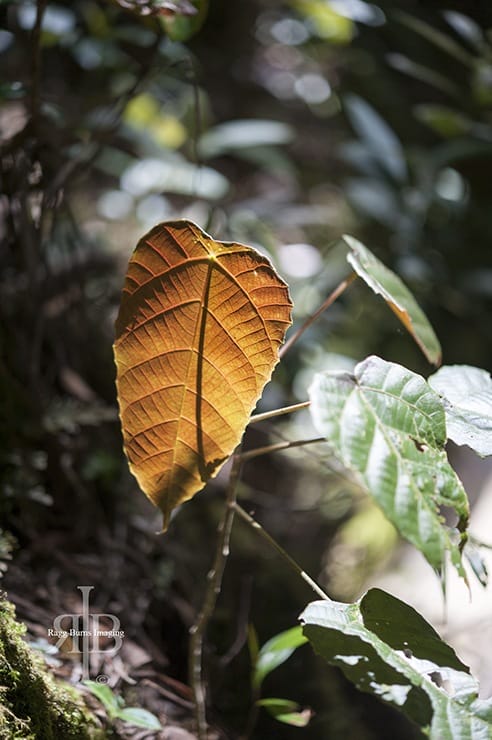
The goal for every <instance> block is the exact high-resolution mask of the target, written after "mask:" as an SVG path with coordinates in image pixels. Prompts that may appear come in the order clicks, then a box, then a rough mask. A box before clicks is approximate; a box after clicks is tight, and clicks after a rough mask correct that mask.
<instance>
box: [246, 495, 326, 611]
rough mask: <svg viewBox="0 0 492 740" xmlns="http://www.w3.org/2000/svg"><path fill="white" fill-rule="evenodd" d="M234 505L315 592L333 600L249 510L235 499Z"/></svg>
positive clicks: (323, 597)
mask: <svg viewBox="0 0 492 740" xmlns="http://www.w3.org/2000/svg"><path fill="white" fill-rule="evenodd" d="M232 506H233V508H234V510H235V511H236V513H237V514H238V516H240V517H241V519H243V520H244V521H245V522H247V523H248V524H249V525H250V526H251V527H252V528H253V529H254V530H256V532H258V534H260V535H261V536H262V537H263V539H264V540H266V542H268V544H269V545H270V546H271V547H273V548H274V550H276V551H277V552H278V554H279V555H280V556H281V557H282V558H283V559H284V560H285V561H286V562H287V563H288V564H289V566H290V567H291V568H292V570H293V571H294V572H295V573H297V575H298V576H300V577H301V578H302V579H303V581H305V582H306V583H307V584H308V586H310V587H311V588H312V590H313V591H314V592H315V594H317V595H318V596H319V597H321V598H322V599H324V600H326V601H331V599H330V597H329V596H328V594H326V593H325V592H324V591H323V589H322V588H321V587H320V586H318V584H317V583H316V581H314V580H313V579H312V578H311V576H310V575H308V574H307V573H306V572H305V571H304V570H303V569H302V568H301V566H300V565H299V563H297V562H296V561H295V560H294V558H292V557H291V556H290V555H289V553H288V552H286V550H284V548H283V547H282V546H281V545H279V543H278V542H277V541H276V540H274V539H273V537H272V536H271V534H269V533H268V532H267V531H266V529H264V528H263V527H262V526H261V524H260V523H259V522H257V521H256V519H253V517H252V516H251V515H250V514H248V512H247V511H245V510H244V509H243V508H242V506H240V505H239V504H238V503H237V501H234V503H233V504H232Z"/></svg>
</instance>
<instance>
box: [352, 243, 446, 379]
mask: <svg viewBox="0 0 492 740" xmlns="http://www.w3.org/2000/svg"><path fill="white" fill-rule="evenodd" d="M343 238H344V240H345V242H346V243H347V244H348V246H349V247H350V252H349V254H348V255H347V261H348V262H349V263H350V264H351V265H352V267H353V268H354V270H355V272H356V273H357V274H358V275H359V277H361V278H362V279H363V280H364V282H365V283H366V284H367V285H368V286H369V287H370V288H371V289H372V290H373V291H374V292H375V293H377V294H379V295H381V296H382V297H383V298H384V300H385V301H386V303H387V304H388V306H389V307H390V308H391V310H392V311H393V313H394V314H395V315H396V316H397V317H398V318H399V320H400V321H401V322H402V324H403V325H404V327H405V328H406V329H407V331H409V332H410V334H411V335H412V337H413V338H414V339H415V341H416V342H417V344H418V345H419V347H420V349H421V350H422V352H423V353H424V355H425V356H426V357H427V359H428V360H429V362H431V363H432V364H433V365H439V364H440V362H441V345H440V344H439V340H438V338H437V337H436V335H435V332H434V329H433V328H432V326H431V325H430V323H429V321H428V319H427V317H426V316H425V314H424V312H423V311H422V309H421V308H420V306H419V305H418V303H417V301H416V300H415V298H414V297H413V295H412V294H411V293H410V291H409V290H408V288H407V286H406V285H405V283H404V282H403V281H402V280H401V278H399V277H398V275H396V274H395V273H394V272H393V271H392V270H390V269H388V268H387V267H386V266H385V265H383V263H382V262H381V261H380V260H378V259H377V257H375V256H374V255H373V254H372V252H370V251H369V250H368V249H367V247H365V246H364V245H363V244H361V242H359V241H357V239H354V238H353V237H352V236H344V237H343Z"/></svg>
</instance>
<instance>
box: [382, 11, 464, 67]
mask: <svg viewBox="0 0 492 740" xmlns="http://www.w3.org/2000/svg"><path fill="white" fill-rule="evenodd" d="M393 17H394V18H396V20H397V21H399V22H400V23H402V24H403V25H404V26H406V27H407V28H410V29H411V30H412V31H414V32H415V33H417V34H418V35H419V36H421V37H422V38H424V39H426V40H427V41H429V43H431V44H433V45H434V46H436V47H437V48H438V49H441V51H444V52H445V53H446V54H449V55H450V56H452V57H454V58H455V59H457V60H458V61H459V62H461V63H462V64H465V65H467V66H470V67H473V65H474V61H475V60H474V58H473V56H472V55H471V54H469V53H468V52H467V51H466V50H465V49H464V48H463V47H462V46H461V45H460V44H458V43H456V41H455V40H454V39H453V38H451V36H448V35H447V34H446V33H443V32H442V31H439V29H437V28H434V26H431V25H430V24H429V23H426V22H425V21H423V20H421V19H420V18H415V17H414V16H412V15H409V14H408V13H404V12H403V11H401V10H397V11H395V12H394V13H393Z"/></svg>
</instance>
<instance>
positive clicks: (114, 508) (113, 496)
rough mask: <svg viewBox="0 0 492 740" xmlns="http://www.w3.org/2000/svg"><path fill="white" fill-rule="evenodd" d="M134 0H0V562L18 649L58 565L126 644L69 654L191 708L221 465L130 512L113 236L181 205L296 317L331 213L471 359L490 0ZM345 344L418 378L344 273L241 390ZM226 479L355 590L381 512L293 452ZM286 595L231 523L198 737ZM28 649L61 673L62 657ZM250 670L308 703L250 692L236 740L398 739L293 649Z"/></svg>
mask: <svg viewBox="0 0 492 740" xmlns="http://www.w3.org/2000/svg"><path fill="white" fill-rule="evenodd" d="M135 5H138V3H131V2H126V3H125V2H104V1H103V0H75V1H74V2H56V3H55V2H42V1H41V2H38V4H37V5H36V4H35V3H29V2H2V3H1V4H0V20H1V27H2V30H0V61H1V65H2V79H1V82H0V100H1V109H0V135H1V138H2V144H1V162H0V163H1V178H2V187H1V195H0V216H1V219H0V235H1V246H0V270H1V273H0V281H1V284H0V389H1V390H0V392H1V399H0V471H1V472H0V485H1V493H0V526H1V530H0V562H1V564H2V568H3V570H4V571H5V574H4V577H3V581H2V584H3V588H5V590H6V591H7V593H8V596H9V598H10V599H11V600H12V601H13V602H14V603H15V604H16V606H17V613H18V615H19V617H20V619H21V620H22V621H23V622H25V623H26V624H27V626H28V630H29V632H28V635H29V639H30V641H31V642H32V643H35V644H36V645H37V646H38V648H40V649H41V650H44V652H45V653H46V652H47V647H46V645H47V643H46V639H45V638H46V630H47V628H48V627H49V626H50V625H51V623H52V621H53V618H54V617H55V616H56V615H57V614H60V613H65V612H70V611H71V610H72V608H75V604H76V602H77V599H78V592H77V591H76V586H77V585H79V584H92V585H94V586H95V590H94V592H93V606H94V608H96V609H97V610H100V611H101V612H106V613H111V614H116V615H118V617H119V619H120V620H121V624H122V628H123V629H125V633H126V636H127V637H126V638H125V640H126V644H127V652H126V653H124V652H122V654H121V656H119V658H118V661H116V660H115V661H114V662H113V663H112V664H111V665H109V664H108V665H102V664H98V665H94V666H93V669H94V671H95V672H96V673H97V672H102V671H103V669H104V672H105V673H107V674H108V675H109V676H110V685H111V686H112V687H113V688H114V689H115V691H117V692H119V691H121V692H123V693H124V694H125V695H126V696H130V697H133V701H134V703H138V704H140V705H141V706H145V707H147V708H148V709H150V710H151V711H154V712H155V713H156V714H159V715H160V716H164V715H165V716H167V717H168V718H170V720H169V721H172V722H173V723H174V724H177V725H179V724H181V725H182V726H183V727H188V728H190V727H191V724H190V716H191V714H190V703H189V699H190V697H189V692H188V689H187V685H186V684H187V681H188V677H187V656H186V651H187V640H188V628H189V626H190V624H192V622H193V620H194V617H195V615H196V612H197V610H198V609H199V607H200V604H201V599H202V596H203V591H204V585H205V579H206V573H207V570H208V568H209V566H210V562H211V558H212V554H213V549H214V542H215V529H216V523H217V519H218V516H219V513H220V509H221V506H222V502H223V494H224V480H225V478H224V477H223V476H219V477H218V478H217V480H215V481H214V482H212V483H211V484H210V485H209V486H208V487H207V490H206V492H204V493H202V494H199V495H198V496H197V497H196V498H195V499H194V500H193V501H192V502H191V503H188V504H185V505H184V506H183V507H182V508H181V510H180V511H179V512H178V513H177V514H176V516H175V518H174V519H173V522H172V524H171V526H170V529H169V532H168V533H167V534H166V535H165V536H162V535H157V534H156V532H158V531H159V529H160V516H159V513H158V512H156V511H155V510H154V509H153V507H152V506H151V505H150V504H149V503H148V502H147V501H146V499H145V497H144V496H143V494H142V493H140V492H139V491H138V488H137V485H136V482H135V481H134V479H133V478H132V477H131V475H130V473H129V472H128V469H127V465H126V461H125V458H124V455H123V452H122V442H121V435H120V428H119V421H118V415H117V410H116V400H115V388H114V375H115V371H114V366H113V358H112V341H113V322H114V319H115V315H116V311H117V307H118V304H119V293H120V289H121V285H122V280H123V273H124V270H125V267H126V263H127V260H128V257H129V255H130V253H131V251H132V249H133V248H134V246H135V245H136V243H137V241H138V239H139V238H140V237H141V236H142V235H143V234H144V233H145V232H146V231H147V230H148V229H150V228H151V227H152V226H153V225H154V224H156V223H158V222H159V221H162V220H165V219H169V218H190V219H192V220H194V221H196V222H197V223H199V224H200V225H201V226H202V227H203V228H206V229H207V230H208V231H209V232H210V233H212V234H213V235H214V236H215V237H216V238H220V239H228V240H237V241H241V242H245V243H248V244H252V245H254V246H256V247H257V248H258V249H260V250H264V251H265V252H267V253H268V254H269V256H270V258H271V259H272V261H273V262H274V264H275V265H276V266H277V268H278V270H279V272H280V273H281V275H282V276H283V277H284V278H285V279H286V280H287V281H288V282H289V284H290V287H291V293H292V297H293V300H294V305H295V314H294V316H295V321H296V323H299V322H302V320H303V319H304V318H305V317H306V316H308V315H309V314H310V313H311V312H312V311H314V310H315V309H316V307H317V306H318V305H319V304H320V302H321V301H322V300H323V298H324V297H325V296H326V295H327V294H328V293H329V291H330V290H332V289H333V288H334V287H335V286H336V285H337V284H338V282H339V281H340V280H341V279H342V278H343V277H344V276H346V274H348V269H347V265H346V263H345V260H344V253H343V250H342V248H341V246H340V243H339V239H340V236H341V235H342V234H343V233H350V234H353V235H354V236H357V237H358V238H359V239H361V240H362V241H363V242H364V243H365V244H367V245H368V246H369V247H370V249H372V250H373V251H374V253H375V254H377V255H378V256H379V257H380V258H381V259H382V260H383V261H384V262H385V263H386V264H387V265H388V266H390V267H391V268H393V269H394V270H395V271H396V272H398V274H399V275H400V276H401V277H402V278H403V279H404V280H405V281H406V282H407V284H408V285H409V286H410V288H411V289H412V291H413V292H414V294H415V295H416V297H417V299H418V300H419V302H420V304H421V305H422V307H423V308H424V310H425V311H426V313H427V315H428V316H429V318H430V320H431V322H432V323H433V325H434V327H435V329H436V332H437V334H438V336H439V338H440V340H441V342H442V345H443V353H444V362H445V363H446V364H453V363H460V364H470V365H476V366H478V367H483V368H486V369H490V368H491V366H492V321H491V316H492V312H491V307H492V254H491V245H492V209H491V206H490V203H491V175H490V172H491V164H492V30H491V29H492V5H491V4H490V3H489V2H488V1H486V0H483V1H482V2H478V1H475V2H473V1H472V0H467V1H465V0H463V1H462V2H452V1H451V0H450V1H449V2H418V1H417V0H398V1H397V2H387V1H385V0H375V2H374V3H368V2H363V1H362V0H336V1H335V0H333V2H331V3H328V2H325V1H324V0H292V1H291V2H274V1H273V0H272V1H268V0H247V1H243V2H228V1H227V0H210V3H209V5H208V7H206V6H205V4H204V3H203V2H202V3H200V7H201V14H202V15H201V16H200V17H199V18H197V17H196V16H191V15H186V12H185V14H184V15H180V13H179V12H178V13H176V12H175V11H176V8H177V10H178V11H179V10H180V8H181V10H182V9H183V7H184V9H185V11H186V7H187V5H188V4H187V3H183V4H181V3H180V2H177V3H176V4H175V5H173V4H172V3H171V4H169V3H168V5H170V6H172V7H171V9H170V10H169V9H168V13H167V14H166V16H165V17H164V20H163V19H162V18H160V17H158V16H153V15H142V14H141V10H142V8H139V9H135V7H134V6H135ZM144 5H145V4H144ZM124 6H126V7H124ZM40 8H41V11H42V13H41V12H40V10H39V9H40ZM36 18H38V21H40V22H38V23H37V22H36ZM200 23H201V26H200V27H198V26H199V25H200ZM194 24H195V26H196V27H193V25H194ZM370 353H377V354H380V355H381V356H382V357H384V358H386V359H388V360H392V361H396V362H400V363H402V364H405V365H406V366H408V367H410V368H411V369H413V370H415V371H417V372H420V373H422V374H424V375H428V374H429V372H430V368H429V366H428V365H427V364H426V362H425V360H424V358H423V357H421V355H420V354H419V350H418V348H417V347H416V346H415V345H414V343H413V342H412V340H411V339H410V338H409V337H408V335H407V334H406V333H405V332H403V331H402V329H401V328H400V327H399V325H398V323H397V321H396V319H395V318H394V317H393V315H392V314H391V313H390V312H388V311H387V308H386V306H385V305H384V303H383V302H382V301H379V300H378V299H375V298H374V296H372V295H371V294H370V293H369V291H367V289H365V288H364V286H362V285H361V286H358V285H357V286H354V287H353V288H352V289H351V290H350V291H349V292H348V293H347V294H345V295H344V296H343V298H342V299H341V300H340V301H339V302H338V303H337V304H336V305H335V306H334V307H333V308H332V309H331V310H330V311H329V312H327V314H326V315H325V316H324V317H323V318H322V319H321V320H320V321H319V322H318V323H317V324H315V325H314V326H313V327H312V328H311V329H310V330H309V331H308V332H306V334H305V335H304V336H303V337H302V339H301V340H300V341H299V342H298V344H297V345H296V346H295V348H294V349H293V350H292V352H290V353H289V354H288V356H287V357H286V359H285V362H283V363H282V365H281V367H279V368H278V370H277V371H276V373H275V376H274V380H273V381H272V383H271V384H270V385H269V386H268V388H267V389H266V391H265V394H264V397H263V400H262V402H261V410H267V409H269V408H274V407H276V406H280V405H286V404H289V403H296V402H298V401H303V400H305V399H306V389H307V387H308V385H309V382H310V378H311V377H312V375H313V373H314V372H315V371H316V370H319V369H321V368H323V367H327V366H330V365H331V366H349V365H350V364H351V363H353V361H354V360H355V361H359V360H361V359H363V358H364V357H365V356H366V355H368V354H370ZM307 424H308V421H307V419H306V418H304V417H303V415H302V414H300V415H299V416H298V417H296V419H295V420H290V421H285V420H283V421H280V422H279V423H278V424H273V423H272V424H271V425H270V426H268V425H266V426H264V427H262V429H261V431H260V430H259V429H256V428H255V430H254V434H253V433H252V432H251V433H248V435H247V438H246V444H248V445H253V444H254V445H257V444H267V443H268V441H269V440H271V441H275V440H278V439H281V438H289V439H293V438H296V437H298V436H302V434H303V433H304V432H305V430H306V429H307ZM480 475H481V473H480V474H479V477H480ZM240 497H241V499H242V501H243V505H245V506H246V507H247V508H248V509H250V510H254V511H255V516H256V517H257V518H258V519H259V520H260V521H261V522H262V523H263V524H264V526H265V527H266V528H267V529H268V530H269V531H270V532H271V533H272V534H273V535H274V536H275V537H276V538H277V539H278V540H279V541H280V542H281V543H282V545H283V546H284V547H285V548H286V549H287V550H288V552H290V553H291V554H292V555H293V556H294V557H295V558H296V559H297V560H298V561H299V562H300V563H302V565H303V567H304V568H305V569H306V570H307V571H308V572H310V573H311V574H312V575H313V576H315V577H317V578H319V580H320V582H321V583H322V584H323V586H324V587H325V588H326V589H327V590H328V592H329V593H330V595H332V596H333V597H334V598H338V599H341V600H350V599H354V598H356V597H358V596H359V595H360V593H361V592H362V590H363V589H364V587H367V585H368V583H370V582H371V577H372V574H373V573H374V572H375V571H376V570H377V569H380V568H382V567H389V564H391V563H394V562H395V560H397V558H398V553H399V552H400V550H399V545H398V541H397V537H396V535H395V532H394V530H393V529H392V527H391V526H390V525H389V524H387V523H386V522H385V521H384V520H383V518H382V516H380V515H379V513H378V510H377V509H375V507H374V506H373V505H372V504H371V503H370V502H368V501H367V500H365V499H364V498H362V497H361V495H360V493H359V492H358V491H357V490H356V489H355V488H354V487H353V486H352V485H351V483H350V481H348V480H347V479H346V477H344V476H343V475H342V474H341V472H340V470H338V469H337V468H336V467H333V464H332V463H331V462H330V461H328V462H327V461H326V459H324V458H322V457H321V456H320V455H317V454H316V453H315V452H314V451H309V452H308V453H306V452H304V453H302V454H301V453H294V452H292V453H289V454H284V455H277V456H274V455H272V456H270V457H268V458H262V459H261V462H255V463H254V464H251V465H250V466H247V467H246V468H245V473H244V478H243V482H242V485H241V490H240ZM310 599H311V593H310V592H309V589H308V588H307V587H306V586H305V585H303V584H302V582H297V581H296V580H295V579H294V578H293V576H292V575H291V573H290V572H289V571H287V570H286V569H285V566H284V565H283V563H282V562H281V561H279V559H278V557H276V556H275V555H274V554H273V553H272V552H270V551H268V549H267V548H266V547H265V546H264V545H263V544H261V543H259V542H258V541H257V540H256V538H255V534H254V532H252V531H250V530H249V529H248V528H246V526H245V525H243V524H242V523H240V522H238V523H236V525H235V529H234V532H233V540H232V551H231V556H230V559H229V562H228V564H227V570H226V576H225V583H224V588H223V591H222V594H221V596H220V599H219V603H218V608H217V610H216V613H215V617H214V620H213V623H212V626H211V629H210V631H209V639H208V647H207V657H206V660H207V669H206V672H207V678H208V682H209V687H210V703H211V711H210V720H211V722H212V725H214V726H215V727H216V729H217V732H218V733H222V734H223V736H224V737H231V738H233V737H238V736H239V734H240V732H241V731H242V730H243V729H244V727H245V726H246V724H247V722H248V717H249V715H250V711H251V687H250V655H249V651H248V625H250V634H251V629H254V631H255V633H256V634H257V636H258V640H259V642H260V644H261V643H263V642H265V640H267V639H268V638H270V637H271V636H272V635H274V634H276V633H278V632H279V631H281V630H283V629H287V628H289V627H291V626H293V625H294V624H296V622H297V617H298V615H299V613H300V612H301V611H302V608H303V607H304V605H305V604H306V603H307V601H308V600H310ZM139 651H140V652H139ZM54 670H55V671H58V673H59V674H60V675H62V676H64V677H65V678H67V679H71V680H74V681H76V680H77V678H78V674H77V666H76V665H75V664H74V663H73V662H70V659H69V658H67V657H66V656H62V659H61V660H59V665H58V666H57V667H55V668H54ZM128 676H130V677H131V679H132V680H133V681H134V682H136V683H130V682H129V681H128V680H127V677H128ZM146 681H147V683H146ZM149 681H151V682H153V683H154V684H157V685H158V686H160V687H161V688H163V689H164V690H165V691H167V694H168V695H167V697H164V695H163V693H162V691H161V693H159V692H158V691H156V690H155V689H153V688H152V687H151V686H150V685H149V683H148V682H149ZM267 689H268V691H267V693H268V694H269V695H271V696H277V695H278V696H286V697H287V698H291V699H294V700H295V701H297V702H299V703H300V704H301V705H303V706H309V707H312V709H313V711H314V713H315V714H314V717H313V719H312V721H311V723H310V724H309V725H308V727H306V728H305V729H302V730H301V729H296V728H289V727H288V726H286V725H280V724H279V723H275V722H274V720H273V719H271V718H270V717H269V716H268V715H267V714H266V713H265V712H263V711H262V712H261V713H260V714H259V716H258V721H257V723H256V725H255V729H254V731H253V733H252V735H251V736H252V737H255V738H271V737H282V738H291V737H292V738H294V737H300V736H301V735H302V737H303V738H306V739H307V738H342V737H357V738H361V739H366V738H367V740H370V739H372V738H374V739H376V738H377V739H378V740H381V739H382V738H393V737H395V736H398V737H401V738H406V737H409V738H410V737H414V736H415V734H414V730H413V728H411V727H410V725H409V724H407V723H406V721H404V720H403V719H402V718H400V716H398V715H397V714H396V713H394V712H393V711H391V710H389V709H387V708H385V707H384V706H383V705H382V704H380V703H378V702H377V701H376V700H373V699H371V698H369V697H367V696H365V695H362V694H359V693H358V692H356V690H355V689H354V688H353V687H351V686H350V685H349V684H348V683H347V682H346V681H345V680H344V679H343V677H342V676H341V674H340V673H339V672H338V671H337V670H335V669H331V668H329V667H327V666H326V665H324V664H321V663H319V662H318V661H317V659H316V658H315V657H314V655H313V654H312V652H311V651H310V649H309V648H307V647H304V648H302V650H299V651H298V652H297V653H296V654H295V655H294V656H293V657H292V658H291V659H290V661H289V662H288V663H286V664H285V665H284V666H283V667H282V668H281V669H279V670H278V671H276V672H275V673H273V674H272V675H271V676H270V677H269V678H268V686H267ZM176 697H177V698H176ZM120 729H121V728H120ZM121 733H122V734H121V736H122V737H126V736H127V735H125V734H124V730H121ZM128 736H129V737H130V736H131V735H128Z"/></svg>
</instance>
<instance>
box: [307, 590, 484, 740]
mask: <svg viewBox="0 0 492 740" xmlns="http://www.w3.org/2000/svg"><path fill="white" fill-rule="evenodd" d="M300 619H301V622H302V623H303V625H304V634H305V635H306V637H307V638H308V639H309V641H310V642H311V644H312V645H313V647H314V649H315V651H316V652H317V653H319V654H320V655H321V656H322V657H323V658H324V659H325V660H326V661H327V662H328V663H330V664H331V665H335V666H338V667H339V668H341V670H342V671H343V673H344V674H345V676H346V677H347V678H348V679H349V680H350V681H352V682H353V683H354V684H355V685H356V686H357V688H359V689H360V690H361V691H366V692H368V693H370V694H373V695H375V696H378V697H379V698H380V699H382V700H383V701H385V702H387V703H389V704H392V705H393V706H394V707H396V708H397V709H399V710H400V711H403V712H405V714H407V715H408V716H409V717H410V718H411V719H412V720H413V721H414V722H416V723H417V724H418V725H419V726H420V728H421V729H422V730H423V731H424V732H425V733H426V734H428V735H429V736H430V737H431V738H433V739H434V740H445V739H446V740H447V738H449V739H450V740H451V738H452V740H488V739H489V738H491V737H492V700H487V701H483V700H480V699H479V698H478V688H479V687H478V684H477V682H476V681H475V679H474V678H473V677H472V676H471V675H470V673H469V669H468V668H467V667H466V666H465V665H464V664H463V663H462V662H461V661H460V660H459V658H458V657H457V655H456V653H455V652H454V650H453V649H452V648H451V647H449V646H448V645H446V643H444V642H443V641H442V640H441V638H440V637H439V635H438V634H437V632H436V631H435V630H434V629H433V628H432V627H431V625H430V624H428V623H427V622H426V621H425V619H424V618H423V617H421V616H420V614H418V613H417V612H416V611H415V610H414V609H412V607H410V606H408V605H407V604H405V603H403V602H402V601H400V600H399V599H396V598H395V597H393V596H390V595H389V594H387V593H385V592H384V591H381V590H379V589H372V590H371V591H369V592H368V593H367V594H365V596H364V597H363V598H362V599H361V600H360V601H358V602H355V603H353V604H341V603H339V602H329V601H316V602H313V603H312V604H309V605H308V607H307V608H306V609H305V611H304V612H303V614H302V615H301V617H300Z"/></svg>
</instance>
